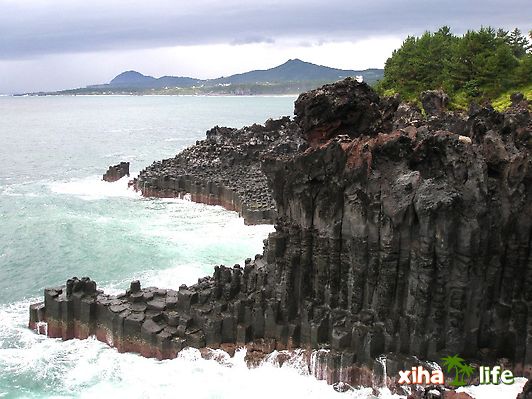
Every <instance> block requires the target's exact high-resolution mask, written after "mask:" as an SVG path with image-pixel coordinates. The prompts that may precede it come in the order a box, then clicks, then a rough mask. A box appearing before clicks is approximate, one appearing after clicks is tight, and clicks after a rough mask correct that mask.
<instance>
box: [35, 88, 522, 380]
mask: <svg viewBox="0 0 532 399" xmlns="http://www.w3.org/2000/svg"><path fill="white" fill-rule="evenodd" d="M529 108H530V107H529V104H528V103H526V101H524V102H523V101H521V102H520V103H519V104H516V105H515V106H513V107H512V108H510V109H509V110H508V111H507V112H505V113H498V112H496V111H494V110H493V109H492V108H489V107H488V108H486V107H484V108H481V107H472V108H471V110H470V112H469V113H468V114H457V113H454V114H450V113H442V114H441V115H433V116H431V117H429V118H428V119H425V118H424V117H423V116H422V115H421V113H420V112H419V110H418V109H417V108H415V107H414V106H410V105H408V104H400V103H399V99H398V98H392V99H381V98H379V97H378V96H377V95H376V94H375V93H374V92H373V91H372V90H371V89H370V88H369V87H368V86H367V85H365V84H361V83H358V82H356V81H354V80H351V79H347V80H345V81H342V82H339V83H337V84H334V85H327V86H324V87H323V88H321V89H318V90H315V91H312V92H309V93H306V94H303V95H301V96H300V97H299V99H298V100H297V101H296V112H295V114H296V119H295V121H296V122H295V123H297V125H298V126H297V127H296V126H294V123H292V122H290V121H289V120H288V119H286V120H284V122H282V126H284V129H286V128H291V129H293V132H294V135H295V134H300V135H301V137H302V138H303V139H304V140H305V142H306V146H305V145H301V144H300V143H299V141H298V142H296V143H297V148H298V149H299V151H296V150H295V148H296V145H294V146H293V147H292V150H291V151H286V152H285V153H283V152H282V151H272V152H269V153H268V152H264V153H263V154H261V159H262V161H261V164H262V171H263V173H264V174H265V176H266V177H267V181H268V186H269V188H270V189H271V192H272V193H273V200H274V202H275V204H276V210H277V217H276V224H275V229H276V231H275V232H274V233H271V234H270V235H269V237H268V239H267V241H266V242H265V248H264V253H263V254H262V255H257V256H256V257H255V259H254V260H251V259H248V260H247V261H246V262H245V265H244V266H243V267H241V266H239V265H235V266H234V267H225V266H217V267H216V268H215V271H214V274H213V276H211V277H205V278H202V279H200V280H199V281H198V283H197V284H195V285H193V286H191V287H186V286H181V287H180V288H179V291H177V292H174V291H171V290H157V289H155V288H147V289H141V288H140V286H139V284H138V282H134V283H132V286H131V288H130V290H129V291H128V292H127V293H126V294H124V295H121V296H118V297H109V296H105V295H104V294H103V293H101V292H99V291H97V290H96V287H95V284H94V283H93V282H92V281H90V280H88V279H85V280H70V281H69V282H67V285H66V287H60V288H57V289H47V290H46V291H45V302H44V304H36V305H33V306H32V308H31V311H30V326H31V327H36V326H37V325H38V323H39V322H41V321H47V322H48V334H49V335H50V336H60V337H63V338H64V339H67V338H72V337H74V336H82V337H84V336H86V335H88V334H96V336H97V337H98V338H99V339H101V340H103V341H105V342H108V343H110V344H112V345H114V346H117V347H118V348H119V349H122V350H133V351H137V352H140V353H142V354H144V355H146V356H157V357H159V358H166V357H174V356H176V353H177V352H178V351H179V350H180V349H181V348H182V347H184V346H192V347H197V348H203V347H209V348H219V347H222V348H226V349H228V350H230V349H231V348H234V346H246V347H247V348H248V352H247V356H248V360H249V361H250V362H251V363H253V362H254V361H258V359H260V358H261V357H262V356H263V355H264V354H265V353H268V352H271V351H273V350H274V349H277V350H286V349H288V350H290V349H295V348H305V349H307V350H309V351H310V350H317V351H315V352H309V355H308V358H309V364H310V365H311V366H312V367H311V369H312V371H313V373H314V374H315V375H316V376H317V377H318V378H323V379H327V381H328V382H329V383H335V382H344V383H348V384H350V385H366V386H367V385H370V386H371V385H373V386H383V385H384V384H386V385H387V386H388V387H390V388H393V389H398V390H400V389H401V386H399V385H398V384H397V379H398V370H404V369H409V368H410V367H412V366H413V365H418V364H420V362H421V364H423V366H424V367H425V368H426V369H434V367H435V366H434V364H433V363H430V362H438V361H440V359H441V357H443V356H446V355H454V354H459V355H461V356H462V357H464V358H465V359H466V360H467V361H469V362H472V363H473V364H481V365H493V364H502V365H504V367H505V368H510V369H511V370H513V371H514V373H515V374H516V375H524V376H527V377H531V376H532V374H531V373H532V245H531V240H532V157H531V155H530V152H531V150H532V123H531V120H530V113H529ZM277 128H279V126H278V127H277ZM281 129H283V128H281ZM231 133H236V131H231V132H226V135H229V134H231ZM219 135H220V134H219V133H218V132H217V133H216V135H215V136H219ZM226 135H224V136H223V137H225V136H226ZM208 140H213V139H211V138H208ZM224 140H225V138H224V139H222V142H224ZM305 147H308V148H305ZM196 148H205V147H202V146H196ZM227 151H228V152H229V153H230V149H227ZM198 156H200V154H198ZM176 159H177V158H176ZM184 159H185V158H184ZM186 159H187V160H188V161H193V159H192V154H191V155H190V156H189V157H188V158H186ZM239 159H240V158H239ZM174 162H175V164H174V165H176V166H170V165H173V164H172V161H167V164H168V170H169V171H170V170H172V169H171V168H172V167H174V168H180V167H183V168H184V167H185V166H180V165H181V164H180V163H179V162H177V161H174ZM202 162H203V161H202ZM219 162H222V160H220V161H219ZM235 162H236V160H235ZM233 165H234V164H233ZM160 167H161V166H160V165H159V168H160ZM234 167H235V166H233V169H232V170H235V169H234ZM163 169H164V168H163ZM148 170H149V171H154V170H155V168H151V169H148ZM177 170H178V174H179V173H180V172H179V170H180V169H177ZM172 173H174V174H175V172H172ZM147 174H148V173H147V172H146V176H147ZM238 178H239V176H234V177H233V180H230V181H235V180H236V179H238ZM141 181H142V182H146V183H148V179H147V177H144V178H143V179H142V180H141V179H140V178H139V182H141ZM139 182H137V185H139ZM150 184H152V182H150ZM174 184H175V183H174ZM185 190H186V188H185ZM310 353H312V354H310ZM383 356H385V358H386V360H385V361H384V360H383ZM418 359H422V360H423V361H421V360H418ZM424 361H430V362H427V363H425V362H424ZM473 382H474V379H473Z"/></svg>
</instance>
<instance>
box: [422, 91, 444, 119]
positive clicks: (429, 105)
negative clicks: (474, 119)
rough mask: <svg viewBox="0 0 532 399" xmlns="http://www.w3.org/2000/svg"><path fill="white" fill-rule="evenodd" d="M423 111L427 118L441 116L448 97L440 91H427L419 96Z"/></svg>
mask: <svg viewBox="0 0 532 399" xmlns="http://www.w3.org/2000/svg"><path fill="white" fill-rule="evenodd" d="M420 100H421V104H422V105H423V109H424V110H425V112H426V113H427V115H429V116H434V115H441V114H443V113H444V112H445V111H446V109H447V106H448V105H449V96H448V95H447V94H445V93H444V92H443V91H442V90H427V91H424V92H423V93H421V96H420Z"/></svg>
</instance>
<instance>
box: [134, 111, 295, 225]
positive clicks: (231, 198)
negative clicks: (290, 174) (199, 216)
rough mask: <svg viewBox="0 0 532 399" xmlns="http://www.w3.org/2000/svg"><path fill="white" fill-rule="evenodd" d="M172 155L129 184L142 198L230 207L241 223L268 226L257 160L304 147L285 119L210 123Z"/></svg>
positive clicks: (270, 212)
mask: <svg viewBox="0 0 532 399" xmlns="http://www.w3.org/2000/svg"><path fill="white" fill-rule="evenodd" d="M206 136H207V137H206V139H205V140H201V141H198V142H196V144H195V145H193V146H191V147H189V148H187V149H185V150H184V151H182V152H180V153H179V154H178V155H176V157H175V158H170V159H165V160H162V161H159V162H154V163H153V164H152V165H151V166H149V167H147V168H145V169H144V170H142V171H141V172H140V174H139V176H138V178H136V179H134V180H133V186H134V188H135V189H136V190H137V191H140V192H141V193H142V195H143V196H146V197H164V198H176V197H177V198H182V197H184V196H190V199H191V200H192V201H194V202H199V203H203V204H208V205H221V206H223V207H224V208H225V209H227V210H230V211H236V212H238V214H239V215H240V216H242V217H243V218H244V222H245V223H246V224H264V223H265V224H272V223H273V222H274V221H275V217H276V211H275V204H274V202H273V199H272V195H271V190H270V188H269V187H268V184H267V179H266V176H265V175H264V173H263V171H262V170H261V168H260V161H261V159H262V157H263V156H265V155H266V154H292V153H295V152H297V151H299V150H300V147H302V146H303V148H304V141H303V140H302V139H301V137H300V135H299V128H298V126H297V125H296V124H295V123H294V122H293V121H291V120H290V118H288V117H284V118H282V119H279V120H268V121H267V122H266V123H265V124H264V126H262V125H257V124H255V125H253V126H249V127H244V128H242V129H232V128H227V127H218V126H216V127H214V128H212V129H211V130H209V131H207V133H206Z"/></svg>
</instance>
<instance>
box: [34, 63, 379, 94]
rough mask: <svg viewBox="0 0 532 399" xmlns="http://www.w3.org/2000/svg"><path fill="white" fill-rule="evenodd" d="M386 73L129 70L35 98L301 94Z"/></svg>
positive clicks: (282, 68)
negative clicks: (207, 74)
mask: <svg viewBox="0 0 532 399" xmlns="http://www.w3.org/2000/svg"><path fill="white" fill-rule="evenodd" d="M383 73H384V70H383V69H379V68H369V69H364V70H350V69H339V68H332V67H328V66H324V65H317V64H313V63H310V62H306V61H302V60H301V59H299V58H294V59H289V60H288V61H286V62H285V63H283V64H281V65H277V66H275V67H272V68H268V69H257V70H252V71H248V72H242V73H236V74H233V75H230V76H221V77H218V78H214V79H199V78H194V77H189V76H169V75H165V76H161V77H158V78H156V77H153V76H150V75H144V74H143V73H141V72H138V71H135V70H128V71H124V72H121V73H119V74H118V75H116V76H115V77H114V78H113V79H111V80H110V81H109V83H104V84H96V85H90V86H86V87H84V88H78V89H70V90H62V91H57V92H52V93H32V94H36V95H41V94H45V95H46V94H53V95H61V94H73V95H76V94H207V95H209V94H213V95H216V94H237V95H238V94H251V95H253V94H299V93H301V92H303V91H307V90H310V89H313V88H316V87H319V86H321V85H323V84H326V83H332V82H336V81H338V80H341V79H344V78H346V77H362V79H363V80H364V81H365V82H367V83H369V84H371V83H374V82H376V81H377V80H379V79H381V78H382V77H383Z"/></svg>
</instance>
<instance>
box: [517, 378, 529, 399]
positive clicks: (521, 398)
mask: <svg viewBox="0 0 532 399" xmlns="http://www.w3.org/2000/svg"><path fill="white" fill-rule="evenodd" d="M517 399H532V380H530V379H529V380H528V381H527V382H526V384H525V386H524V388H523V391H522V392H521V393H520V394H519V395H517Z"/></svg>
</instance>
